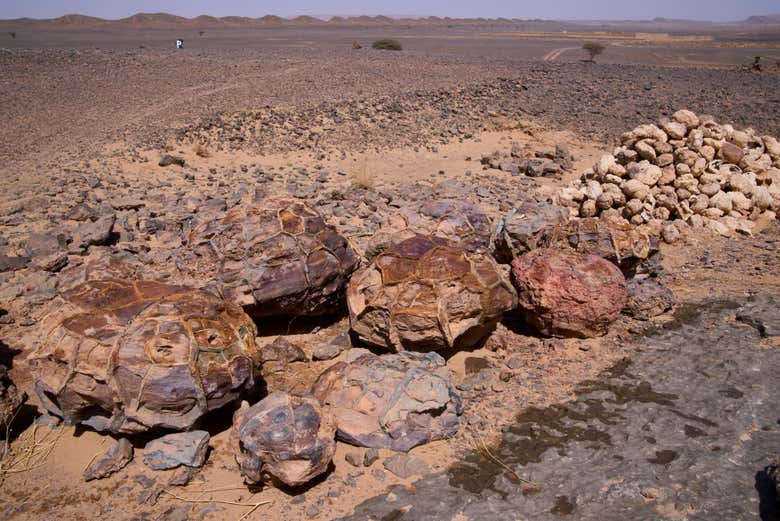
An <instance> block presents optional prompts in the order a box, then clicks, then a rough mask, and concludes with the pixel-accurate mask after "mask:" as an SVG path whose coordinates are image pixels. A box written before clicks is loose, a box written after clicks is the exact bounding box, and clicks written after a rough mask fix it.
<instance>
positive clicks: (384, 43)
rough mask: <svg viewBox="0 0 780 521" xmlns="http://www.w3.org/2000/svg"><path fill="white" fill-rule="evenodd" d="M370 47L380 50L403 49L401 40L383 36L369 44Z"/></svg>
mask: <svg viewBox="0 0 780 521" xmlns="http://www.w3.org/2000/svg"><path fill="white" fill-rule="evenodd" d="M371 47H373V48H374V49H379V50H382V51H401V50H403V47H402V46H401V42H399V41H398V40H393V39H392V38H385V39H383V40H377V41H375V42H374V43H372V44H371Z"/></svg>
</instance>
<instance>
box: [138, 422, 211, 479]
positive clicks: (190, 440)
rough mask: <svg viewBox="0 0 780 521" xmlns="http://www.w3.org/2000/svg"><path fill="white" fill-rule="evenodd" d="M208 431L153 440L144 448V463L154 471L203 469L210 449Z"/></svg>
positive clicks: (182, 433) (179, 433)
mask: <svg viewBox="0 0 780 521" xmlns="http://www.w3.org/2000/svg"><path fill="white" fill-rule="evenodd" d="M209 439H210V436H209V433H208V432H206V431H189V432H176V433H173V434H168V435H166V436H162V437H161V438H157V439H156V440H152V441H150V442H149V443H147V444H146V446H145V447H144V457H143V460H144V463H145V464H146V466H147V467H149V468H151V469H153V470H168V469H175V468H177V467H180V466H182V465H184V466H187V467H201V466H203V464H204V463H205V462H206V453H207V451H208V448H209Z"/></svg>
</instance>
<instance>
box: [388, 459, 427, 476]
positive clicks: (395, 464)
mask: <svg viewBox="0 0 780 521" xmlns="http://www.w3.org/2000/svg"><path fill="white" fill-rule="evenodd" d="M382 465H383V466H384V467H385V468H386V469H387V470H389V471H390V472H392V473H393V474H395V475H396V476H398V477H399V478H401V479H407V478H410V477H412V476H425V475H426V474H428V473H429V472H430V470H431V469H430V467H429V466H428V464H427V463H425V462H424V461H423V460H421V459H420V458H416V457H414V456H410V455H408V454H393V455H392V456H390V457H389V458H387V459H386V460H385V461H384V462H382Z"/></svg>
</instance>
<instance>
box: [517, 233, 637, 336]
mask: <svg viewBox="0 0 780 521" xmlns="http://www.w3.org/2000/svg"><path fill="white" fill-rule="evenodd" d="M512 282H513V283H514V284H515V287H516V288H517V293H518V307H519V309H520V310H521V312H522V313H523V316H524V317H525V319H526V321H527V322H528V323H529V324H531V325H532V326H534V327H536V328H537V329H538V330H539V331H540V332H541V333H542V334H545V335H551V336H561V337H578V338H589V337H594V336H599V335H603V334H605V333H606V332H607V328H608V327H609V325H610V324H611V323H612V322H613V321H614V320H615V319H616V318H617V317H618V316H619V315H620V311H621V310H622V309H623V307H624V306H625V304H626V279H625V277H624V276H623V274H622V273H621V272H620V270H619V269H618V268H617V266H615V265H614V264H612V263H611V262H608V261H606V260H604V259H602V258H601V257H597V256H595V255H583V254H580V253H575V252H568V251H562V250H557V249H552V248H540V249H537V250H533V251H531V252H529V253H526V254H525V255H523V256H522V257H518V258H517V259H515V260H514V261H513V262H512Z"/></svg>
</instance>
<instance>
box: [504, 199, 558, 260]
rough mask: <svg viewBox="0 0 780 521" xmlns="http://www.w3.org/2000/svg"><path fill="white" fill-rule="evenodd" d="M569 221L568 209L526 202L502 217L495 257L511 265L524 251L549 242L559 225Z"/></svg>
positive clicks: (548, 204)
mask: <svg viewBox="0 0 780 521" xmlns="http://www.w3.org/2000/svg"><path fill="white" fill-rule="evenodd" d="M568 220H569V210H568V209H566V208H565V207H563V206H557V205H554V204H550V203H526V204H524V205H522V206H520V207H519V208H518V209H517V210H516V211H514V212H512V213H511V214H509V215H505V216H504V217H503V218H502V219H501V222H500V223H499V225H498V227H497V229H496V233H495V240H494V242H495V250H496V258H497V259H498V260H499V262H504V263H510V262H512V259H514V258H515V257H518V256H520V255H522V254H524V253H526V252H529V251H531V250H534V249H536V248H541V247H543V246H545V245H546V244H547V243H549V242H550V241H551V240H552V238H553V237H554V236H555V233H556V231H557V230H558V229H559V228H560V226H561V225H563V224H565V223H566V222H567V221H568Z"/></svg>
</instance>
